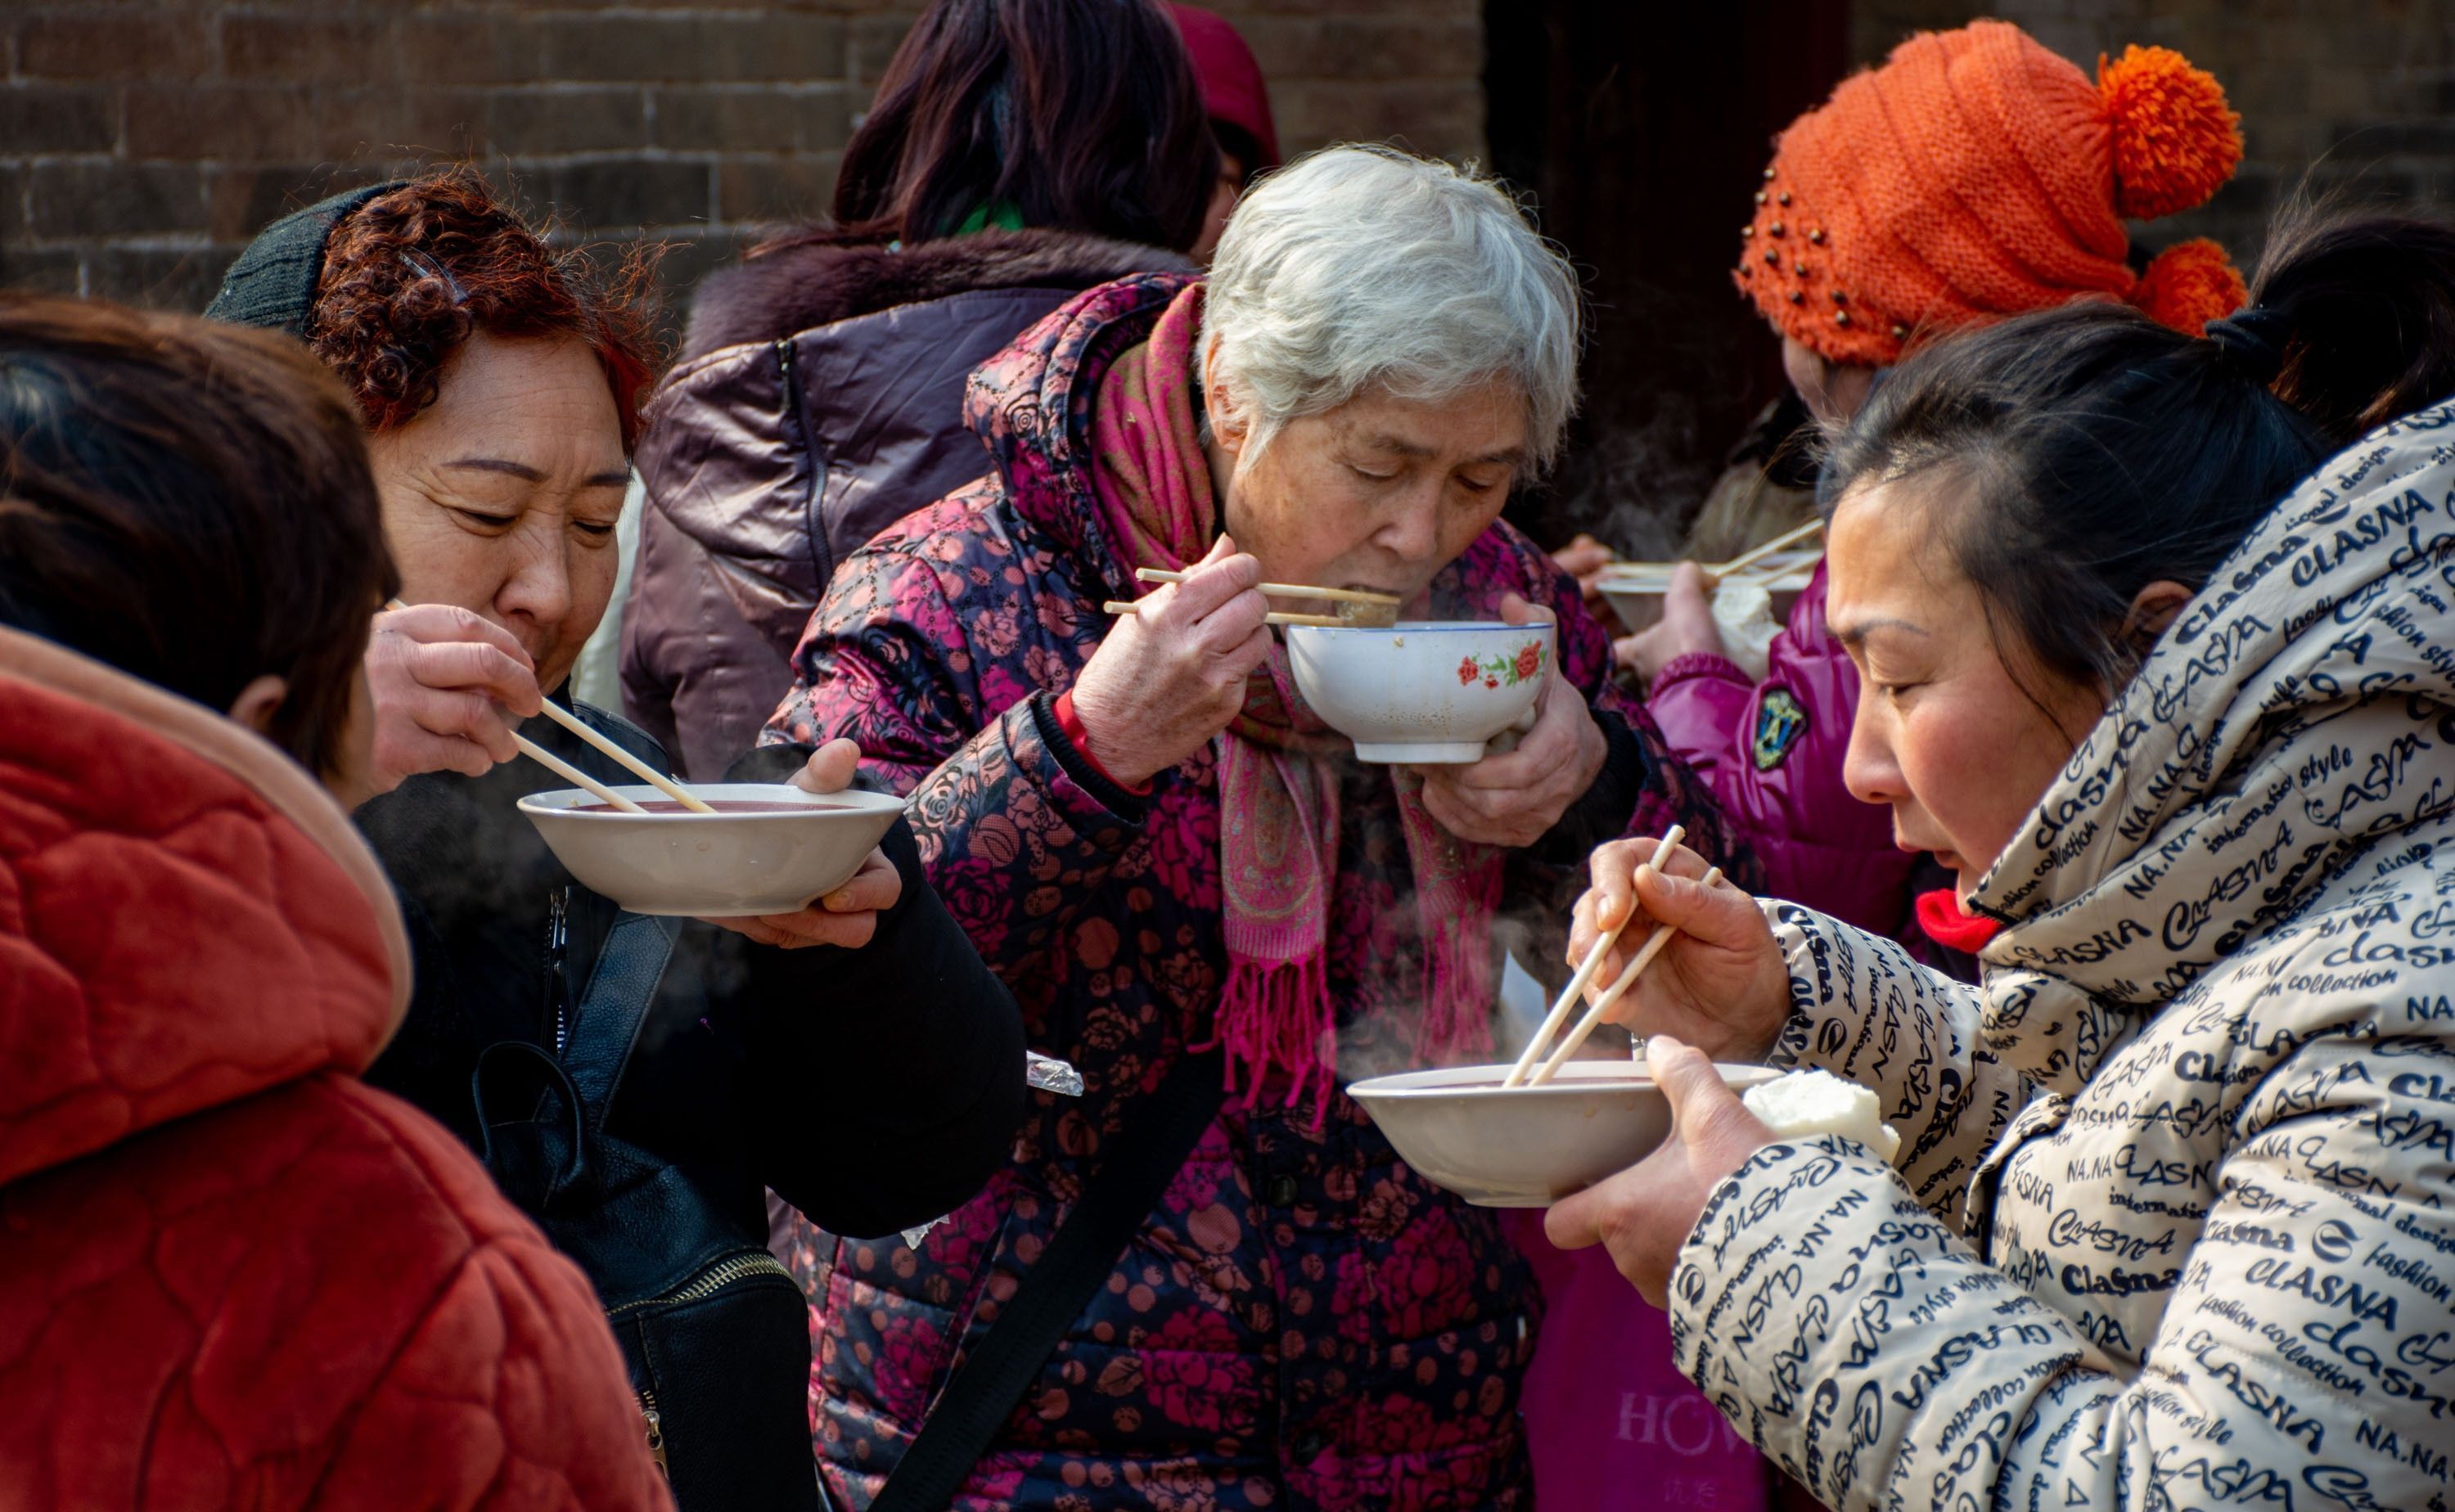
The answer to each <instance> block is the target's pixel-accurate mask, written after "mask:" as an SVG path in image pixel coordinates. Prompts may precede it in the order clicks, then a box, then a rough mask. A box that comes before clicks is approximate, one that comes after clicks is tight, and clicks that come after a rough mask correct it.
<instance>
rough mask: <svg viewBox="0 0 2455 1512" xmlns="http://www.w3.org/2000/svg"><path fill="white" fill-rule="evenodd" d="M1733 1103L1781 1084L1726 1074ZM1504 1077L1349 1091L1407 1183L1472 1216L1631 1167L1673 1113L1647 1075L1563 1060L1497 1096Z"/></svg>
mask: <svg viewBox="0 0 2455 1512" xmlns="http://www.w3.org/2000/svg"><path fill="white" fill-rule="evenodd" d="M1718 1069H1719V1070H1720V1071H1721V1073H1722V1079H1723V1080H1724V1081H1725V1082H1727V1083H1729V1084H1730V1086H1731V1089H1732V1090H1733V1091H1735V1092H1744V1091H1746V1090H1747V1089H1748V1088H1750V1087H1752V1086H1755V1084H1756V1083H1758V1082H1760V1081H1770V1080H1772V1079H1774V1078H1775V1077H1777V1076H1779V1075H1781V1073H1780V1072H1778V1071H1775V1070H1774V1069H1773V1068H1772V1067H1770V1066H1741V1065H1725V1066H1722V1067H1720V1068H1718ZM1508 1075H1509V1068H1508V1067H1507V1066H1452V1067H1451V1068H1449V1069H1447V1070H1444V1071H1410V1072H1407V1073H1405V1074H1404V1075H1401V1076H1394V1077H1375V1078H1373V1079H1371V1080H1370V1081H1359V1082H1356V1083H1355V1084H1354V1085H1353V1086H1351V1087H1349V1088H1348V1089H1347V1094H1348V1096H1349V1097H1351V1098H1353V1099H1355V1100H1356V1101H1357V1102H1359V1103H1362V1104H1363V1105H1364V1111H1365V1112H1367V1113H1369V1114H1370V1115H1371V1116H1372V1121H1373V1122H1374V1123H1377V1124H1379V1125H1380V1126H1381V1132H1382V1133H1383V1134H1384V1135H1386V1136H1388V1138H1389V1140H1390V1145H1391V1147H1393V1148H1394V1149H1396V1150H1397V1152H1398V1156H1399V1158H1400V1159H1403V1160H1405V1161H1406V1162H1407V1163H1408V1164H1409V1165H1410V1166H1412V1167H1414V1169H1415V1172H1416V1174H1418V1175H1420V1176H1421V1177H1423V1178H1424V1179H1426V1180H1428V1181H1430V1182H1431V1183H1432V1184H1433V1185H1435V1186H1439V1187H1445V1188H1447V1189H1448V1190H1450V1191H1451V1192H1455V1193H1456V1194H1457V1195H1458V1196H1460V1197H1462V1198H1465V1199H1466V1200H1468V1201H1470V1202H1471V1203H1473V1204H1474V1205H1475V1206H1477V1207H1549V1206H1551V1205H1552V1203H1554V1202H1556V1201H1558V1200H1560V1199H1562V1198H1564V1197H1567V1196H1568V1195H1570V1194H1571V1193H1572V1192H1581V1191H1583V1190H1585V1189H1586V1188H1587V1187H1590V1186H1592V1185H1593V1184H1594V1183H1595V1182H1596V1181H1599V1180H1602V1179H1604V1178H1606V1177H1611V1176H1615V1175H1617V1174H1618V1173H1620V1172H1621V1171H1624V1170H1626V1169H1628V1168H1629V1167H1630V1166H1632V1165H1634V1164H1635V1163H1636V1162H1637V1161H1639V1160H1642V1159H1645V1158H1646V1156H1648V1155H1650V1154H1652V1153H1653V1151H1654V1146H1655V1145H1657V1144H1660V1143H1661V1142H1662V1139H1663V1136H1664V1135H1667V1134H1669V1133H1670V1132H1671V1102H1670V1099H1667V1098H1665V1097H1664V1096H1663V1095H1662V1093H1661V1091H1660V1089H1659V1088H1657V1087H1655V1086H1654V1081H1653V1079H1651V1078H1649V1077H1648V1076H1647V1075H1646V1074H1645V1068H1644V1067H1643V1066H1639V1065H1633V1064H1631V1063H1630V1062H1628V1061H1626V1060H1622V1059H1608V1060H1571V1061H1569V1062H1567V1063H1566V1064H1564V1065H1562V1066H1561V1067H1560V1070H1559V1073H1558V1074H1557V1075H1556V1076H1554V1077H1553V1078H1552V1079H1551V1080H1549V1081H1547V1082H1545V1083H1543V1085H1541V1086H1539V1087H1503V1086H1502V1085H1501V1084H1500V1083H1501V1080H1502V1079H1503V1078H1505V1077H1507V1076H1508Z"/></svg>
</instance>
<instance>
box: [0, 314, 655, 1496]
mask: <svg viewBox="0 0 2455 1512" xmlns="http://www.w3.org/2000/svg"><path fill="white" fill-rule="evenodd" d="M0 496H5V497H6V499H7V507H6V508H5V509H0V1236H5V1240H0V1466H5V1470H0V1507H7V1508H11V1509H13V1508H20V1507H29V1508H30V1507H63V1508H67V1507H73V1508H95V1507H132V1506H140V1505H141V1506H157V1505H168V1506H177V1507H183V1508H184V1507H211V1506H231V1507H240V1506H244V1507H250V1508H294V1507H373V1506H418V1507H436V1508H480V1507H501V1508H521V1509H528V1508H580V1507H586V1508H620V1509H629V1508H660V1507H668V1506H670V1505H671V1502H670V1501H669V1499H668V1498H667V1496H666V1494H665V1490H664V1487H663V1484H662V1482H661V1481H660V1479H659V1476H658V1473H657V1470H656V1467H655V1465H654V1463H653V1462H651V1460H650V1458H649V1455H648V1452H647V1448H646V1446H645V1442H644V1440H643V1436H642V1424H641V1421H640V1417H639V1409H638V1408H637V1406H636V1405H635V1404H634V1402H633V1401H632V1398H631V1394H630V1392H629V1390H628V1388H627V1386H626V1384H625V1381H624V1377H623V1369H622V1362H621V1360H620V1357H619V1355H618V1353H617V1352H616V1349H615V1344H614V1341H613V1338H612V1336H611V1335H610V1334H609V1333H608V1331H607V1329H606V1325H605V1320H604V1318H603V1315H602V1314H601V1313H599V1310H598V1307H597V1300H596V1297H595V1294H594V1293H593V1292H592V1291H591V1290H590V1288H589V1285H588V1282H587V1280H586V1279H585V1278H583V1277H582V1276H581V1275H580V1273H579V1271H578V1268H577V1267H575V1266H574V1265H573V1264H572V1263H571V1262H570V1261H569V1260H564V1259H563V1258H561V1257H560V1256H559V1255H558V1254H556V1253H555V1252H554V1251H553V1250H552V1249H551V1248H550V1247H549V1246H548V1245H547V1243H546V1241H545V1239H544V1237H543V1236H542V1235H540V1234H539V1233H538V1231H537V1229H536V1228H535V1227H533V1226H532V1225H531V1224H530V1223H529V1221H528V1220H526V1219H524V1218H522V1217H521V1216H520V1215H519V1214H518V1213H517V1211H515V1210H514V1209H513V1207H512V1206H511V1204H510V1203H508V1202H507V1201H505V1200H503V1199H502V1197H501V1196H500V1195H499V1194H497V1192H496V1191H495V1189H494V1187H493V1185H492V1184H491V1183H490V1182H489V1181H488V1180H487V1179H486V1175H485V1172H484V1171H483V1169H482V1168H480V1167H479V1165H478V1164H477V1160H476V1159H474V1158H473V1157H471V1156H470V1155H469V1153H468V1152H467V1151H466V1150H464V1149H463V1148H462V1147H461V1145H460V1144H459V1142H458V1141H457V1140H456V1139H453V1138H452V1136H451V1135H449V1134H448V1133H446V1132H445V1131H444V1130H443V1128H442V1127H441V1126H440V1125H438V1124H436V1123H435V1122H434V1121H433V1120H431V1119H428V1118H426V1117H425V1116H424V1115H423V1114H420V1113H418V1112H417V1111H416V1109H414V1108H412V1107H410V1106H409V1105H408V1104H407V1103H405V1102H402V1101H400V1100H398V1099H395V1098H392V1097H389V1096H387V1095H385V1094H383V1093H380V1092H376V1091H375V1090H373V1089H371V1088H369V1087H367V1086H365V1085H364V1084H362V1083H361V1082H360V1081H359V1080H358V1073H360V1072H361V1071H363V1070H364V1069H365V1067H366V1066H367V1064H368V1062H370V1061H371V1060H373V1059H374V1058H375V1053H376V1052H377V1051H378V1050H380V1049H381V1048H382V1047H383V1045H384V1043H385V1041H386V1040H387V1039H388V1038H390V1037H391V1035H392V1033H393V1031H394V1030H395V1029H396V1027H397V1026H398V1024H399V1021H400V1017H401V1014H402V1011H403V1009H404V1008H405V1006H406V1004H407V1002H408V999H409V985H410V984H409V952H408V942H407V938H406V936H405V935H404V933H403V931H402V927H401V920H400V914H399V911H398V909H397V907H396V905H395V903H394V901H393V897H392V892H391V889H390V888H389V886H387V885H386V883H385V881H384V876H383V873H382V871H381V870H380V869H379V868H378V867H377V865H376V863H375V857H374V856H373V855H372V854H371V853H370V852H369V851H368V850H367V848H366V846H365V844H364V842H362V841H361V840H360V839H359V838H358V837H357V835H356V833H355V831H354V830H353V829H352V828H351V827H350V823H349V819H348V817H347V816H345V814H344V813H343V811H342V809H341V807H340V806H339V804H337V803H336V802H335V800H334V798H333V797H332V796H331V795H330V794H329V793H328V792H327V787H326V784H330V785H333V786H335V787H336V788H340V789H343V790H346V789H347V788H349V786H350V785H351V784H352V783H353V782H354V780H355V776H356V774H357V772H358V771H359V769H360V768H362V767H364V766H365V764H366V761H367V752H366V731H365V723H366V721H365V718H364V708H365V695H364V683H363V680H362V679H361V678H360V676H359V675H358V671H357V666H358V658H359V657H360V655H362V653H363V651H364V647H365V639H366V633H367V624H368V621H369V617H370V616H371V615H372V614H373V613H374V611H375V607H376V606H377V605H378V604H380V603H381V602H382V601H383V599H384V597H385V596H386V595H388V594H389V593H390V592H391V591H392V588H393V586H394V583H395V581H396V579H395V578H394V575H393V570H392V565H391V560H390V558H389V556H388V555H387V554H386V553H385V551H384V546H383V539H382V535H381V534H380V532H379V529H378V527H377V523H376V515H375V489H374V484H373V482H372V480H371V478H370V477H369V475H368V472H367V463H366V457H365V453H364V449H363V447H362V445H361V443H360V442H359V440H358V434H357V418H356V415H355V413H354V412H353V411H352V410H351V408H350V405H349V401H348V400H347V399H346V398H345V397H344V396H343V395H342V394H341V393H340V392H339V391H338V390H337V388H335V386H334V385H333V384H332V383H331V381H330V380H329V379H327V378H325V377H324V376H323V375H322V373H320V371H319V370H317V369H316V368H315V367H314V364H313V362H312V361H311V360H310V359H309V358H308V356H307V355H306V353H305V352H304V351H303V350H301V349H297V348H294V347H293V346H291V345H290V344H288V343H286V342H284V341H282V340H281V339H280V338H278V337H275V336H272V335H267V334H263V333H253V332H241V331H236V330H232V329H227V328H219V327H211V326H206V325H204V324H202V323H200V322H196V321H191V320H183V319H178V318H175V317H169V316H147V315H138V314H135V313H132V312H125V311H120V310H115V309H112V308H111V307H108V306H99V305H80V304H72V303H67V302H40V303H34V302H24V301H17V302H10V303H7V304H0ZM223 711H228V713H227V715H225V714H224V712H223ZM311 772H312V774H313V775H311ZM317 776H322V777H323V778H324V783H320V784H319V783H318V781H317V780H316V777H317Z"/></svg>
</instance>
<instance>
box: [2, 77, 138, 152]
mask: <svg viewBox="0 0 2455 1512" xmlns="http://www.w3.org/2000/svg"><path fill="white" fill-rule="evenodd" d="M118 140H119V99H118V95H117V92H116V91H112V90H101V89H53V88H51V87H49V86H46V85H39V84H36V85H23V84H20V85H0V152H8V153H10V154H12V155H14V154H32V153H36V152H108V151H111V149H112V144H113V143H115V142H117V141H118Z"/></svg>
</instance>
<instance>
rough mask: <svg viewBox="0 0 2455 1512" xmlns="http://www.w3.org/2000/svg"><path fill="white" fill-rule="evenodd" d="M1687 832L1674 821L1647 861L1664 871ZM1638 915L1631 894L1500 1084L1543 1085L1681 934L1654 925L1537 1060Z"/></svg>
mask: <svg viewBox="0 0 2455 1512" xmlns="http://www.w3.org/2000/svg"><path fill="white" fill-rule="evenodd" d="M1686 833H1687V832H1686V831H1685V830H1683V829H1681V828H1680V826H1678V825H1676V824H1674V825H1673V826H1671V833H1670V834H1668V835H1665V836H1664V837H1662V839H1661V840H1660V842H1658V843H1657V844H1656V845H1655V846H1654V859H1653V860H1652V861H1650V862H1648V863H1647V864H1648V865H1650V866H1652V867H1653V868H1654V870H1656V871H1659V870H1661V868H1662V865H1663V863H1664V862H1666V861H1668V860H1670V859H1671V853H1672V852H1673V851H1674V850H1676V849H1678V847H1679V838H1680V837H1681V836H1682V835H1684V834H1686ZM1721 880H1722V869H1721V868H1720V867H1718V866H1716V867H1714V869H1713V870H1712V871H1710V872H1707V873H1706V874H1705V885H1706V886H1707V887H1714V886H1716V885H1718V884H1719V883H1720V882H1721ZM1634 917H1636V905H1635V900H1634V899H1633V898H1631V899H1630V902H1629V910H1628V918H1623V919H1621V920H1620V921H1619V922H1618V923H1617V924H1616V925H1614V926H1613V928H1612V930H1611V932H1610V933H1608V934H1606V935H1604V936H1603V937H1602V938H1600V939H1598V940H1595V941H1594V944H1593V949H1592V950H1589V951H1587V952H1586V958H1585V959H1584V961H1582V962H1580V963H1579V964H1578V966H1577V971H1576V975H1575V976H1573V977H1571V978H1569V985H1568V986H1567V987H1565V988H1563V989H1562V990H1561V992H1560V998H1559V1000H1558V1001H1557V1002H1554V1003H1553V1004H1552V1011H1551V1012H1550V1013H1547V1014H1545V1015H1544V1016H1543V1023H1542V1027H1540V1028H1538V1029H1536V1030H1535V1031H1534V1037H1533V1038H1532V1039H1529V1040H1528V1041H1526V1049H1525V1050H1524V1052H1523V1053H1521V1054H1520V1055H1519V1056H1518V1058H1517V1063H1516V1064H1515V1065H1512V1066H1511V1067H1510V1068H1509V1075H1508V1076H1506V1077H1504V1078H1502V1079H1501V1082H1500V1084H1501V1085H1502V1086H1504V1087H1517V1086H1529V1087H1539V1086H1541V1085H1542V1084H1543V1083H1545V1082H1547V1081H1549V1080H1551V1079H1552V1076H1553V1075H1554V1074H1555V1073H1557V1072H1558V1071H1559V1069H1560V1067H1561V1066H1562V1065H1563V1064H1565V1063H1566V1062H1567V1061H1568V1058H1570V1057H1571V1056H1572V1055H1575V1054H1576V1053H1577V1047H1578V1046H1580V1045H1582V1044H1584V1043H1585V1042H1586V1040H1587V1039H1588V1038H1590V1037H1592V1035H1593V1032H1594V1031H1595V1030H1597V1029H1599V1028H1601V1027H1602V1023H1603V1015H1605V1014H1607V1013H1609V1012H1611V1008H1612V1005H1613V1003H1615V1002H1617V1001H1619V998H1620V994H1622V993H1624V992H1626V991H1628V990H1629V988H1630V987H1632V986H1633V985H1634V984H1635V982H1636V978H1639V977H1642V976H1644V975H1645V968H1646V967H1648V966H1651V965H1653V964H1654V957H1656V956H1659V955H1661V954H1662V947H1663V946H1665V945H1668V944H1670V943H1671V938H1672V937H1673V936H1674V935H1676V934H1678V933H1679V932H1678V931H1677V930H1675V929H1673V928H1672V927H1671V926H1670V925H1668V924H1657V925H1655V926H1654V934H1653V935H1652V937H1649V938H1648V939H1647V940H1646V942H1645V944H1644V946H1643V947H1642V948H1641V949H1639V950H1638V951H1637V953H1636V957H1635V958H1634V959H1633V960H1631V961H1630V962H1629V963H1628V965H1627V967H1626V968H1625V969H1624V970H1622V971H1621V972H1620V974H1619V977H1618V979H1616V980H1615V981H1613V983H1612V984H1611V985H1610V986H1609V987H1606V988H1604V989H1603V993H1602V996H1601V997H1599V998H1595V999H1594V1001H1593V1006H1592V1007H1590V1008H1588V1009H1587V1010H1586V1016H1585V1017H1584V1018H1580V1019H1578V1020H1577V1026H1576V1028H1575V1029H1573V1030H1572V1031H1570V1033H1569V1036H1568V1038H1565V1039H1562V1040H1561V1041H1560V1043H1559V1045H1558V1046H1557V1047H1556V1048H1555V1049H1553V1050H1552V1054H1551V1056H1550V1057H1549V1058H1546V1059H1544V1060H1543V1062H1542V1064H1540V1065H1536V1064H1535V1060H1536V1058H1538V1057H1541V1056H1542V1054H1543V1046H1544V1044H1545V1042H1546V1041H1547V1040H1549V1039H1550V1038H1552V1036H1553V1035H1555V1034H1557V1033H1559V1031H1560V1025H1561V1024H1562V1023H1564V1022H1566V1021H1567V1019H1568V1017H1569V1009H1570V1008H1571V1007H1572V1005H1574V1004H1575V1002H1576V1000H1577V995H1578V994H1579V993H1582V992H1584V991H1585V990H1586V988H1587V986H1588V985H1589V984H1591V983H1592V982H1593V979H1594V973H1595V972H1596V971H1598V970H1600V969H1601V967H1602V963H1603V957H1604V956H1606V955H1608V954H1609V953H1610V951H1611V948H1612V946H1613V945H1615V944H1617V943H1618V942H1619V936H1620V931H1621V930H1624V929H1626V928H1628V923H1629V919H1631V918H1634Z"/></svg>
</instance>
